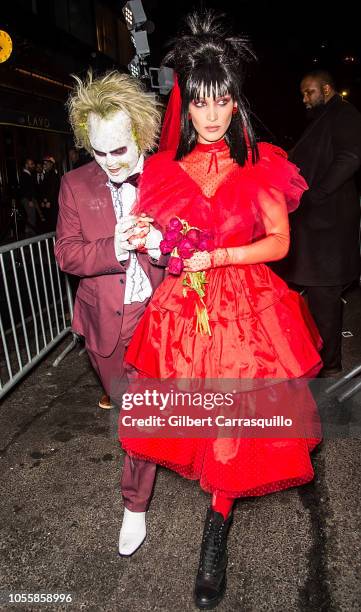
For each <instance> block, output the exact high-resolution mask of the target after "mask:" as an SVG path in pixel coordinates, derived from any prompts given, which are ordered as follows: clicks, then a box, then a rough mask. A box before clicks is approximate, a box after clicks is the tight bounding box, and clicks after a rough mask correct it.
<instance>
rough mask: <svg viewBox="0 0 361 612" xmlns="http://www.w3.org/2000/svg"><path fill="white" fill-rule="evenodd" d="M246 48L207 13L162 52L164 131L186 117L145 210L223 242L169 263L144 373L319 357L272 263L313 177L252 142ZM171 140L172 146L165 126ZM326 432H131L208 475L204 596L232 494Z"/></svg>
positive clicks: (284, 372)
mask: <svg viewBox="0 0 361 612" xmlns="http://www.w3.org/2000/svg"><path fill="white" fill-rule="evenodd" d="M247 53H249V51H248V48H247V45H246V43H245V41H244V40H243V39H241V38H238V37H235V36H228V35H227V33H226V32H224V30H223V29H222V26H221V25H220V24H219V22H218V20H217V19H215V18H214V17H213V16H212V15H210V14H208V15H206V16H205V17H203V18H200V17H197V16H194V15H193V16H192V17H191V18H189V19H188V32H186V33H185V34H183V35H182V36H181V37H180V38H179V39H178V40H177V41H176V44H175V46H174V50H173V51H172V52H171V53H170V54H169V56H168V57H167V58H166V63H167V64H168V65H169V62H170V61H172V62H173V66H174V68H175V71H176V73H177V76H178V83H179V89H178V86H176V87H175V88H174V91H173V94H172V100H171V102H170V105H169V107H168V111H167V116H166V121H165V124H166V126H167V128H166V131H167V135H168V136H169V134H171V137H170V139H171V141H174V134H175V135H176V140H177V138H178V136H177V135H178V133H179V129H178V130H177V128H179V125H180V134H179V142H178V146H177V144H176V150H165V151H163V152H161V153H158V154H156V155H154V156H152V157H151V158H150V159H149V160H148V162H147V165H146V167H145V170H144V173H143V177H142V180H141V184H140V198H139V202H138V205H137V211H136V212H137V213H142V212H143V213H147V214H148V215H150V216H151V217H153V218H154V219H155V221H156V222H157V223H158V224H159V225H160V226H161V227H163V228H165V227H166V225H167V223H168V222H169V220H170V218H171V217H174V216H175V215H176V216H178V217H179V218H180V219H185V220H186V221H187V222H188V223H189V224H190V225H191V226H195V227H197V228H200V229H201V230H204V231H207V232H211V233H212V235H213V238H214V245H215V249H214V250H212V251H211V252H207V251H203V252H200V251H198V252H195V253H194V255H193V256H192V257H190V258H189V259H187V260H186V262H185V268H184V271H183V273H182V274H181V275H180V276H177V277H174V276H172V275H169V276H168V277H167V278H166V280H165V281H164V282H163V284H162V285H161V286H160V287H159V288H158V289H157V291H156V292H155V294H154V297H153V299H152V301H151V303H150V305H149V306H148V308H147V310H146V312H145V314H144V317H143V319H142V320H141V322H140V324H139V326H138V328H137V330H136V332H135V335H134V337H133V340H132V342H131V345H130V347H129V350H128V353H127V361H128V362H129V363H130V364H131V365H132V366H134V367H135V368H136V369H137V370H138V371H139V372H140V373H141V374H142V375H143V376H147V377H150V378H160V379H167V378H183V379H184V378H188V379H189V378H209V379H215V378H217V379H219V378H227V379H252V380H254V379H295V378H300V377H304V376H309V375H315V374H316V373H317V371H318V369H320V367H321V360H320V357H319V353H318V350H317V349H319V348H320V346H319V336H318V333H317V330H316V328H315V326H314V324H313V322H312V320H311V318H310V316H309V315H308V312H307V309H306V307H305V306H304V304H303V301H302V298H300V296H299V295H298V294H296V293H294V292H292V291H290V290H289V289H288V287H287V286H286V284H285V283H284V282H283V281H282V280H281V279H280V278H278V277H277V276H276V275H275V274H274V273H273V272H272V271H271V270H270V269H269V268H268V267H267V266H266V265H265V262H269V261H274V260H277V259H281V258H283V257H284V256H285V255H286V253H287V250H288V246H289V228H288V211H287V205H288V209H289V210H290V209H291V210H292V209H294V208H295V207H296V206H297V205H298V203H299V199H300V197H301V195H302V192H303V191H304V190H305V189H306V188H307V186H306V184H305V182H304V180H303V179H302V177H300V175H299V173H298V170H297V168H296V167H295V166H294V165H292V164H291V163H289V162H288V161H287V158H286V157H287V156H286V154H285V153H284V152H283V151H282V150H280V149H278V148H276V147H274V146H272V145H268V144H259V145H257V144H256V141H255V136H254V133H253V131H252V128H251V125H250V121H249V117H248V112H247V107H246V104H245V102H244V100H243V98H242V95H241V75H242V66H243V62H244V58H245V56H246V55H247ZM179 94H180V97H179ZM177 102H179V108H177V107H178V104H177ZM178 111H179V113H178V115H177V112H178ZM162 142H163V148H164V134H163V141H161V143H162ZM165 147H166V148H169V141H168V142H167V143H166V144H165ZM286 201H287V203H286ZM197 271H206V276H207V285H206V294H205V297H204V303H205V306H206V308H207V311H208V317H209V326H210V332H211V333H210V334H205V335H204V334H203V335H202V334H200V333H199V331H197V330H196V325H195V316H194V308H190V300H191V292H188V295H187V296H186V297H185V296H184V294H183V289H184V287H183V285H182V281H183V279H184V275H185V274H186V273H187V272H197ZM301 409H302V407H301ZM317 442H318V440H317V439H315V438H312V439H310V438H307V437H304V438H296V437H295V438H292V439H282V440H281V441H280V440H279V439H274V438H262V439H258V438H257V439H254V438H248V439H245V438H237V439H226V438H223V439H221V438H219V439H217V440H214V439H209V438H204V439H199V438H189V439H171V440H170V439H159V438H157V439H139V438H138V439H124V438H123V439H122V444H123V447H124V448H125V450H126V451H127V453H129V455H134V456H136V457H141V458H143V459H148V460H150V461H154V462H156V463H159V464H162V465H165V466H167V467H169V468H171V469H173V470H175V471H176V472H178V473H179V474H181V475H182V476H184V477H186V478H191V479H199V481H200V486H201V487H202V488H203V489H204V490H205V491H207V492H210V493H211V494H212V504H211V508H210V509H209V511H208V513H207V517H206V521H205V527H204V535H203V540H202V547H201V555H200V564H199V570H198V574H197V578H196V584H195V591H194V596H195V602H196V604H197V606H198V607H199V608H204V609H205V608H212V607H214V606H216V605H217V603H218V602H219V601H220V600H221V598H222V597H223V594H224V591H225V584H226V564H227V549H226V545H227V534H228V530H229V526H230V522H231V516H232V514H231V510H232V504H233V501H234V499H235V498H238V497H242V496H243V497H244V496H252V495H253V496H259V495H264V494H266V493H270V492H273V491H278V490H281V489H285V488H287V487H291V486H296V485H299V484H303V483H306V482H308V481H310V480H311V479H312V478H313V469H312V464H311V461H310V451H311V450H312V448H313V447H314V446H315V445H316V444H317Z"/></svg>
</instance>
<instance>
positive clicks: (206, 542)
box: [194, 508, 232, 610]
mask: <svg viewBox="0 0 361 612" xmlns="http://www.w3.org/2000/svg"><path fill="white" fill-rule="evenodd" d="M231 520H232V515H230V516H229V517H228V519H227V520H224V518H223V515H222V514H220V513H219V512H215V511H214V510H212V509H211V508H210V509H209V510H208V512H207V517H206V522H205V524H204V531H203V539H202V548H201V554H200V559H199V568H198V574H197V578H196V584H195V589H194V601H195V603H196V605H197V606H198V608H200V609H202V610H206V609H207V610H210V609H212V608H215V607H216V606H217V605H218V604H219V602H220V601H221V599H222V597H223V595H224V593H225V590H226V568H227V536H228V531H229V527H230V524H231Z"/></svg>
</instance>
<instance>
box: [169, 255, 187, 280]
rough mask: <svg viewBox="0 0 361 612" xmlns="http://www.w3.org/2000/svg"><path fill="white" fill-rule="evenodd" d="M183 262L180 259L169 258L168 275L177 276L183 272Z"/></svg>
mask: <svg viewBox="0 0 361 612" xmlns="http://www.w3.org/2000/svg"><path fill="white" fill-rule="evenodd" d="M183 267H184V266H183V261H182V260H181V258H180V257H170V258H169V262H168V272H169V273H170V274H174V275H175V276H179V274H180V273H181V272H182V271H183Z"/></svg>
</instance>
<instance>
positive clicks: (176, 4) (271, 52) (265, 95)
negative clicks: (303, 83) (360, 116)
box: [143, 0, 361, 145]
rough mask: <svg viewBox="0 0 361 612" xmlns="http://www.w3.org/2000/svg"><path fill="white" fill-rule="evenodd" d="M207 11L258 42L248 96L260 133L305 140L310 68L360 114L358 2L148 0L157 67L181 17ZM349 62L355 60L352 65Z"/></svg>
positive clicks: (145, 3) (278, 138)
mask: <svg viewBox="0 0 361 612" xmlns="http://www.w3.org/2000/svg"><path fill="white" fill-rule="evenodd" d="M202 5H203V7H209V8H214V9H216V10H218V11H222V12H224V13H226V14H227V16H228V18H229V20H230V21H231V23H232V24H233V29H234V30H236V31H238V32H241V33H245V34H247V35H248V36H249V38H250V39H251V41H252V43H253V48H254V50H255V51H256V54H257V56H258V63H257V64H253V65H252V66H250V67H249V69H248V77H247V80H246V84H245V94H246V96H247V98H248V99H249V100H250V103H251V107H252V108H253V110H254V112H255V114H256V115H257V117H258V118H259V119H260V122H261V123H259V125H258V130H259V132H260V133H261V135H262V136H263V137H266V138H267V139H268V140H270V139H272V140H273V141H274V142H279V143H280V144H284V145H285V144H287V140H285V138H286V137H287V136H290V137H297V136H298V135H299V132H300V130H301V129H302V127H303V122H304V111H303V106H302V103H301V99H300V95H299V91H298V89H299V81H300V78H301V77H302V74H303V73H304V72H305V71H307V70H310V69H314V68H326V69H328V70H330V71H331V72H332V73H333V75H334V76H335V78H336V84H337V86H338V89H339V90H342V89H347V90H348V91H349V92H350V95H349V99H350V101H352V102H353V103H354V104H355V105H356V106H357V107H358V108H360V110H361V63H360V62H361V36H360V27H359V20H358V19H357V18H356V14H355V11H356V7H357V5H356V2H350V1H348V0H345V1H343V2H342V4H331V1H328V2H325V1H324V0H313V2H312V1H310V0H304V1H303V2H297V3H295V2H285V1H283V0H280V1H271V0H258V1H256V0H252V1H250V0H207V2H200V1H199V2H195V1H194V0H193V1H189V0H182V1H176V0H174V1H172V0H143V6H144V8H145V11H146V14H147V17H148V19H151V20H152V21H153V22H154V25H155V31H154V32H153V33H152V34H150V35H149V43H150V48H151V53H152V55H151V63H152V65H153V66H158V65H159V63H160V60H161V58H162V56H163V55H164V51H165V44H166V42H167V40H169V39H170V38H171V37H172V36H173V35H174V34H175V33H176V31H177V29H178V27H179V24H180V23H181V20H182V17H183V16H184V15H185V14H187V13H188V12H189V11H190V10H191V9H192V8H194V7H200V6H202ZM346 56H353V57H355V59H356V61H355V62H354V63H353V64H347V63H345V61H344V58H345V57H346ZM315 59H317V62H315V61H314V60H315ZM262 124H263V125H264V127H263V128H262V127H261V125H262ZM265 128H267V130H269V131H270V132H271V133H272V134H273V138H272V136H271V134H269V133H268V134H267V131H265Z"/></svg>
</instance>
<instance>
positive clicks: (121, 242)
mask: <svg viewBox="0 0 361 612" xmlns="http://www.w3.org/2000/svg"><path fill="white" fill-rule="evenodd" d="M136 221H137V218H136V217H135V216H134V215H127V216H125V217H122V218H121V220H120V221H119V223H117V224H116V226H115V231H114V250H115V256H116V258H117V260H118V261H126V260H127V259H128V257H129V251H134V250H135V249H136V247H135V245H134V244H130V242H129V241H128V240H129V238H130V237H131V236H134V234H136V233H137V229H136V228H135V225H136Z"/></svg>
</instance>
